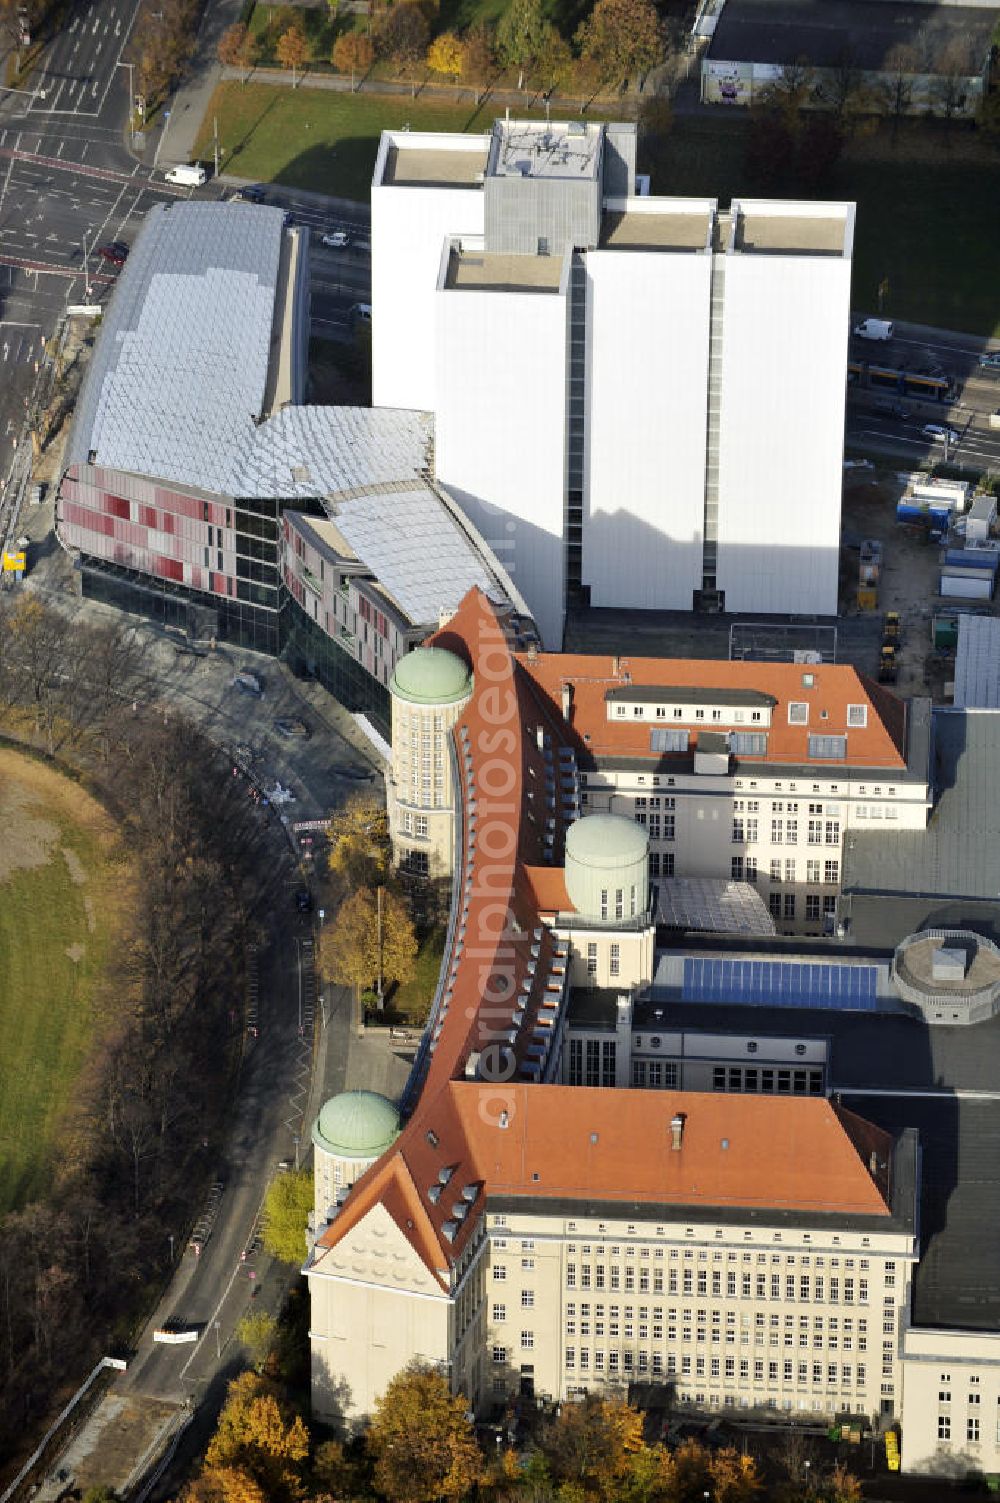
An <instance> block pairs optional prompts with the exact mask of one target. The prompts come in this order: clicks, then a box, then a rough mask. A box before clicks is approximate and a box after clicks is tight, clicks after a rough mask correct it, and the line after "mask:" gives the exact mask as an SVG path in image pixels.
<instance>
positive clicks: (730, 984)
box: [684, 957, 878, 1012]
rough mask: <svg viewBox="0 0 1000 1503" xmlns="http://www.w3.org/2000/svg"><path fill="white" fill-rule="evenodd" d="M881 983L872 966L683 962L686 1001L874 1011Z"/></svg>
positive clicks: (693, 959) (698, 960) (720, 961)
mask: <svg viewBox="0 0 1000 1503" xmlns="http://www.w3.org/2000/svg"><path fill="white" fill-rule="evenodd" d="M877 980H878V971H877V968H876V967H875V966H873V965H811V964H806V963H803V962H801V961H780V960H708V959H703V958H701V957H688V958H686V959H685V961H684V1000H685V1001H686V1002H742V1003H747V1004H753V1003H768V1004H770V1006H772V1007H827V1008H835V1009H838V1010H839V1009H842V1008H843V1009H848V1010H851V1011H854V1012H875V1011H876V1010H877V1008H878V1002H877V1000H876V989H877Z"/></svg>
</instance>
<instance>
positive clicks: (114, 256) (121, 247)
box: [97, 240, 128, 266]
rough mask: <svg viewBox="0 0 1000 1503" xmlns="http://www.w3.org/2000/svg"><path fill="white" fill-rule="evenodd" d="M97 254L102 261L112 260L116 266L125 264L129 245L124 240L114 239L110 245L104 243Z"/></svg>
mask: <svg viewBox="0 0 1000 1503" xmlns="http://www.w3.org/2000/svg"><path fill="white" fill-rule="evenodd" d="M97 254H98V255H99V256H100V258H101V260H102V261H110V262H111V263H112V264H113V265H114V266H124V265H125V262H126V261H127V260H128V246H127V245H126V244H125V243H124V241H122V240H112V241H111V242H110V243H109V244H108V245H102V246H101V248H100V250H99V251H98V252H97Z"/></svg>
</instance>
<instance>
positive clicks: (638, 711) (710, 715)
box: [615, 699, 868, 731]
mask: <svg viewBox="0 0 1000 1503" xmlns="http://www.w3.org/2000/svg"><path fill="white" fill-rule="evenodd" d="M631 708H632V718H633V719H634V720H644V719H645V718H646V710H647V708H649V709H651V710H652V714H653V719H654V720H693V721H706V722H710V723H711V724H713V725H743V724H744V723H745V722H746V719H747V715H746V711H745V710H740V709H735V708H733V707H732V706H723V707H721V708H720V707H715V708H713V709H705V707H704V706H702V705H696V706H693V707H692V706H691V705H670V706H669V712H668V706H667V705H651V706H647V705H645V704H633V705H632V707H631ZM628 710H629V706H628V705H625V704H616V705H615V718H616V719H618V720H621V719H625V718H626V717H627V716H628ZM787 713H788V724H789V725H808V724H809V701H808V700H805V699H791V700H789V701H788V709H787ZM825 713H826V712H825V711H824V712H823V714H824V715H825ZM749 719H750V724H751V725H769V724H770V722H771V717H770V715H768V716H767V718H766V719H765V716H764V712H763V711H762V710H751V711H750V717H749ZM867 724H868V706H867V705H848V706H847V726H848V729H849V730H857V731H861V730H864V729H865V727H866V726H867Z"/></svg>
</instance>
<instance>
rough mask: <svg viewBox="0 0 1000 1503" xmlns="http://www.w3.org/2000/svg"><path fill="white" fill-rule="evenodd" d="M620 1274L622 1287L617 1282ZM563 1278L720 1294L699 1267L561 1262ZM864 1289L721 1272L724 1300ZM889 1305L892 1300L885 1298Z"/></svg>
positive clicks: (815, 1298) (863, 1300) (842, 1280)
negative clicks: (697, 1268) (651, 1267)
mask: <svg viewBox="0 0 1000 1503" xmlns="http://www.w3.org/2000/svg"><path fill="white" fill-rule="evenodd" d="M498 1267H500V1268H502V1267H503V1265H502V1264H500V1265H498V1264H494V1265H493V1277H494V1281H495V1282H500V1283H503V1282H504V1281H505V1280H506V1272H503V1273H501V1274H499V1275H498V1274H497V1268H498ZM578 1278H579V1285H578V1284H577V1279H578ZM622 1278H623V1279H624V1284H623V1285H621V1284H620V1282H619V1281H620V1280H621V1279H622ZM636 1279H638V1284H637V1283H636ZM565 1282H566V1288H567V1289H576V1288H577V1287H579V1288H580V1289H596V1290H601V1289H605V1288H607V1289H610V1290H612V1291H613V1290H615V1289H618V1288H619V1287H623V1288H624V1290H625V1292H626V1294H627V1293H629V1292H631V1291H632V1290H634V1289H637V1290H638V1292H639V1293H640V1294H645V1293H652V1294H680V1295H685V1294H690V1295H696V1294H704V1295H708V1294H712V1295H714V1296H716V1297H717V1298H722V1295H723V1290H722V1280H721V1274H719V1273H713V1276H712V1283H711V1287H709V1283H708V1275H707V1273H706V1272H705V1271H703V1270H699V1271H698V1275H697V1280H695V1277H694V1273H693V1270H691V1269H688V1268H685V1269H683V1270H682V1275H681V1276H680V1277H678V1271H677V1270H676V1269H675V1268H669V1269H667V1270H666V1271H664V1270H663V1269H662V1268H653V1269H647V1268H642V1267H640V1268H639V1269H638V1270H636V1269H635V1268H634V1267H633V1266H632V1265H628V1264H627V1265H626V1266H625V1268H624V1269H618V1268H616V1267H614V1266H613V1265H611V1266H606V1265H605V1264H603V1263H594V1264H591V1263H579V1264H578V1263H567V1264H566V1271H565ZM869 1290H870V1281H869V1280H868V1279H867V1278H855V1277H854V1276H853V1275H851V1276H847V1275H843V1274H839V1273H838V1274H808V1273H803V1274H798V1275H796V1274H786V1275H785V1276H784V1277H782V1275H781V1274H779V1273H771V1274H766V1273H757V1274H756V1275H752V1274H750V1273H746V1272H744V1273H742V1274H741V1275H740V1277H739V1279H737V1275H736V1273H735V1272H734V1271H732V1270H730V1271H729V1272H728V1273H727V1275H726V1289H725V1295H726V1297H727V1298H729V1299H758V1300H766V1299H772V1300H785V1301H789V1300H797V1301H798V1302H799V1303H809V1304H814V1303H815V1304H823V1303H829V1304H834V1305H837V1304H840V1303H841V1301H843V1303H844V1304H845V1305H853V1304H855V1303H857V1304H859V1305H867V1304H868V1303H869V1297H870V1296H869ZM889 1303H890V1304H891V1303H892V1299H891V1298H890V1299H889Z"/></svg>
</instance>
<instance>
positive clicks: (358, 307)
mask: <svg viewBox="0 0 1000 1503" xmlns="http://www.w3.org/2000/svg"><path fill="white" fill-rule="evenodd" d="M352 311H353V312H354V313H356V314H357V316H358V318H363V319H364V321H365V323H366V324H370V323H371V321H372V305H371V303H355V304H354V308H353V310H352Z"/></svg>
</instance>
